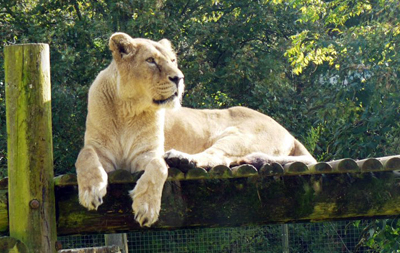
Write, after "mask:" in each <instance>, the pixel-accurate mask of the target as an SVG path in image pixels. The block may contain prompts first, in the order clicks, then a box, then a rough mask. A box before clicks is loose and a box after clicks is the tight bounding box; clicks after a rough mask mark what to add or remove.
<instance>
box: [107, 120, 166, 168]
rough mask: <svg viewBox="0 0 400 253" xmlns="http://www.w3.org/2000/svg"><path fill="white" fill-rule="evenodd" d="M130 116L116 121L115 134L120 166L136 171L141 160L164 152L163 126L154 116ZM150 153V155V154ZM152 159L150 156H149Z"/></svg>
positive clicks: (116, 151)
mask: <svg viewBox="0 0 400 253" xmlns="http://www.w3.org/2000/svg"><path fill="white" fill-rule="evenodd" d="M144 116H147V117H130V118H125V119H124V120H122V121H121V120H119V121H116V122H115V124H114V126H115V131H114V133H115V136H113V139H114V143H115V145H114V146H115V147H117V148H116V149H115V151H114V152H115V156H116V163H117V167H118V168H122V169H126V170H130V171H135V170H137V168H136V167H141V166H142V165H141V162H140V160H141V159H142V160H143V159H144V158H146V157H151V156H154V155H155V154H158V155H159V156H161V155H162V154H163V145H164V139H163V127H162V126H161V127H160V125H159V122H158V121H159V120H157V118H154V117H148V115H144ZM149 154H150V155H149ZM149 159H150V158H149Z"/></svg>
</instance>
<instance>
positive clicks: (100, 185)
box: [78, 168, 108, 210]
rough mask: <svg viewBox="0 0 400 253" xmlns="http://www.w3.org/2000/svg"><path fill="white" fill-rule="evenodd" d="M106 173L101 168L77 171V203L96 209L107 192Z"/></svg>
mask: <svg viewBox="0 0 400 253" xmlns="http://www.w3.org/2000/svg"><path fill="white" fill-rule="evenodd" d="M107 180H108V176H107V173H106V172H105V171H104V169H103V168H96V169H92V170H90V171H89V170H80V172H79V173H78V190H79V203H80V204H81V205H82V206H84V207H86V208H87V209H89V210H97V208H98V207H99V206H100V205H101V204H102V203H103V197H104V196H105V195H106V193H107Z"/></svg>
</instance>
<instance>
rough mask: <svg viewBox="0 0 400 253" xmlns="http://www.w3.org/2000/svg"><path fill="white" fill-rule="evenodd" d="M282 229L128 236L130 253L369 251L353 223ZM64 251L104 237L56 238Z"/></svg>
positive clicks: (99, 243)
mask: <svg viewBox="0 0 400 253" xmlns="http://www.w3.org/2000/svg"><path fill="white" fill-rule="evenodd" d="M282 226H284V225H266V226H247V227H235V228H196V229H180V230H171V231H169V230H166V231H165V230H163V231H160V230H158V231H155V230H146V231H142V232H131V233H128V248H129V252H140V253H142V252H173V253H186V252H207V253H213V252H246V253H248V252H287V251H289V252H301V253H303V252H304V253H307V252H318V253H325V252H326V253H328V252H329V253H334V252H372V251H370V250H369V249H368V248H366V247H363V246H362V245H360V244H359V242H360V239H361V236H362V235H361V234H362V228H360V227H356V226H354V225H353V221H338V222H324V223H300V224H288V225H287V231H288V234H287V236H288V238H287V239H288V244H287V245H285V243H284V240H283V239H284V236H285V233H283V230H282ZM58 240H59V241H60V242H61V243H62V245H63V248H64V249H72V248H81V247H98V246H103V245H104V235H102V234H95V235H84V236H65V237H59V238H58Z"/></svg>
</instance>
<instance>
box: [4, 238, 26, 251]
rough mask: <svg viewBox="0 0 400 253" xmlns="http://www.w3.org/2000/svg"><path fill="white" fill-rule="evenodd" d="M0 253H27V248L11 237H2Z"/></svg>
mask: <svg viewBox="0 0 400 253" xmlns="http://www.w3.org/2000/svg"><path fill="white" fill-rule="evenodd" d="M0 252H4V253H8V252H12V253H28V252H29V251H28V248H27V247H26V245H25V244H24V243H23V242H21V241H20V240H17V239H15V238H12V237H2V238H0Z"/></svg>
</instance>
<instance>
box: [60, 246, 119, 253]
mask: <svg viewBox="0 0 400 253" xmlns="http://www.w3.org/2000/svg"><path fill="white" fill-rule="evenodd" d="M58 253H121V251H120V249H119V248H118V246H104V247H92V248H80V249H63V250H59V251H58Z"/></svg>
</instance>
